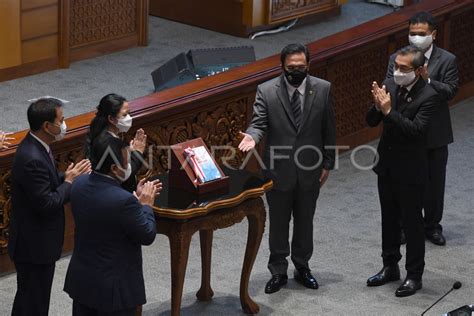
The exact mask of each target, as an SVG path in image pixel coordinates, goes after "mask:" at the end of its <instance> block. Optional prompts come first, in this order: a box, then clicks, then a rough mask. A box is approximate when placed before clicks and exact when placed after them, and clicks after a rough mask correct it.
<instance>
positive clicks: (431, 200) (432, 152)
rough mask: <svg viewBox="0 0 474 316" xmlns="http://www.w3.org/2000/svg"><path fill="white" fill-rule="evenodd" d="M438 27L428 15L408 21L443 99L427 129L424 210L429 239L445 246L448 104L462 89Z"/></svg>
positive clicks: (429, 79) (390, 70)
mask: <svg viewBox="0 0 474 316" xmlns="http://www.w3.org/2000/svg"><path fill="white" fill-rule="evenodd" d="M436 33H437V26H436V21H435V19H434V18H433V16H432V15H431V14H430V13H428V12H420V13H417V14H415V15H414V16H413V17H412V18H411V19H410V21H409V41H410V43H411V44H412V45H414V46H417V47H418V48H420V49H421V50H422V51H423V54H424V56H425V65H424V67H423V69H422V72H421V77H423V79H424V80H425V81H426V82H427V83H428V84H429V85H430V86H431V87H432V88H433V89H435V90H436V91H437V92H438V94H439V96H440V98H439V99H438V101H439V103H438V104H437V106H436V111H435V113H434V114H433V116H432V119H431V124H430V126H429V128H428V134H427V135H428V144H427V145H428V171H429V172H428V174H429V177H428V182H427V184H426V192H425V199H424V201H423V208H424V211H425V217H424V223H425V234H426V237H427V238H428V239H429V240H430V241H431V242H432V243H433V244H435V245H440V246H442V245H445V244H446V239H445V237H444V236H443V233H442V231H443V227H442V226H441V224H440V222H441V219H442V217H443V209H444V191H445V183H446V165H447V163H448V144H450V143H452V142H453V130H452V127H451V117H450V115H449V106H448V101H449V100H451V99H452V98H454V96H455V95H456V92H457V91H458V87H459V77H458V69H457V66H456V56H454V55H453V54H451V53H450V52H448V51H446V50H444V49H442V48H439V47H438V46H436V45H435V44H434V43H433V41H434V40H435V39H436V35H437V34H436ZM394 61H395V54H394V55H392V56H391V57H390V63H389V65H388V70H387V76H386V77H387V79H388V78H392V77H393V65H394Z"/></svg>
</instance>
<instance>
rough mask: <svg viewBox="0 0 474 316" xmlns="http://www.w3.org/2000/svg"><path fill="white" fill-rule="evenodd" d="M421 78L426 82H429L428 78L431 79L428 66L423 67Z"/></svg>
mask: <svg viewBox="0 0 474 316" xmlns="http://www.w3.org/2000/svg"><path fill="white" fill-rule="evenodd" d="M421 77H422V78H423V79H425V81H428V78H429V77H430V74H429V72H428V64H425V65H424V66H423V69H422V70H421Z"/></svg>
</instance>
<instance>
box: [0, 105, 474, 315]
mask: <svg viewBox="0 0 474 316" xmlns="http://www.w3.org/2000/svg"><path fill="white" fill-rule="evenodd" d="M451 113H452V120H453V126H454V132H455V143H454V144H452V145H450V147H449V150H450V157H449V163H448V173H447V185H446V201H445V216H444V219H443V224H444V231H445V235H446V237H447V246H445V247H439V246H435V245H433V244H431V243H429V242H427V243H426V259H425V260H426V270H425V274H424V279H423V282H424V283H423V284H424V288H423V289H422V290H420V291H419V292H418V293H417V294H416V295H414V296H411V297H408V298H396V297H395V295H394V292H395V289H396V288H397V287H398V285H399V283H398V282H394V283H391V284H388V285H385V286H382V287H378V288H368V287H366V285H365V282H366V279H367V278H368V277H369V276H370V275H372V274H374V273H376V272H377V271H378V270H379V269H380V267H381V265H382V260H381V257H380V253H381V227H380V225H381V224H380V207H379V202H378V195H377V188H376V177H375V175H374V173H373V172H372V171H362V170H359V169H357V168H355V167H354V166H353V164H352V163H351V159H350V157H351V153H345V154H343V155H341V157H340V165H339V169H338V170H335V171H333V172H332V173H331V175H330V178H329V180H328V182H327V184H326V186H325V187H324V188H323V190H322V192H321V195H320V198H319V201H318V206H317V209H316V216H315V221H314V223H315V225H314V254H313V257H312V258H311V261H310V266H311V268H312V269H313V272H314V274H315V276H316V277H317V278H318V279H319V282H320V288H319V289H318V290H316V291H314V290H309V289H306V288H303V287H302V286H300V285H299V284H297V283H296V282H295V281H294V280H293V279H292V278H290V280H289V282H288V285H287V286H286V287H285V288H283V289H282V290H281V291H280V292H277V293H275V294H272V295H267V294H264V291H263V288H264V286H265V283H266V282H267V280H268V279H269V277H270V274H269V272H268V271H267V268H266V264H267V260H268V255H269V250H268V222H267V226H266V231H265V235H264V237H263V241H262V245H261V247H260V251H259V253H258V256H257V259H256V262H255V265H254V269H253V272H252V276H251V279H250V294H251V296H252V297H253V298H254V300H255V301H256V302H257V303H258V304H260V307H261V315H420V314H421V312H422V311H423V310H424V309H425V308H427V307H428V306H429V305H431V303H432V302H434V301H435V300H436V299H437V298H438V297H440V296H441V295H442V294H443V293H444V292H445V291H447V290H448V289H449V288H450V287H451V286H452V284H453V282H454V281H455V280H459V281H461V282H462V283H463V286H462V288H461V289H459V290H457V291H456V292H454V293H451V295H450V296H448V297H447V298H446V299H445V300H444V301H442V302H441V303H440V304H439V305H437V306H436V307H435V308H433V310H432V311H430V312H429V313H428V314H427V315H441V314H442V313H443V312H447V311H450V310H453V309H455V308H457V307H459V306H461V305H465V304H474V278H473V275H474V273H473V271H474V230H473V229H472V226H473V225H472V218H473V205H474V189H473V183H474V172H473V170H472V156H473V155H474V138H473V137H472V133H473V131H474V98H471V99H469V100H466V101H465V102H462V103H460V104H458V105H456V106H455V108H453V109H452V112H451ZM370 145H373V146H375V145H376V144H375V143H372V144H370ZM372 158H373V153H372V152H371V151H370V150H362V151H359V152H358V153H357V154H356V155H355V161H356V162H357V163H358V164H359V165H364V166H367V165H369V164H370V162H371V161H372ZM214 236H215V237H214V244H213V256H212V281H211V283H212V286H213V289H214V292H215V295H214V299H213V300H212V301H211V302H206V303H203V302H198V301H197V300H196V297H195V293H196V291H197V290H198V289H199V285H200V275H201V274H200V271H201V265H200V259H199V258H200V252H199V237H198V235H197V234H196V235H195V236H194V237H193V241H192V244H191V249H190V255H189V258H190V259H189V262H188V268H187V273H186V280H185V288H184V294H183V302H182V315H239V314H242V312H241V309H240V303H239V296H238V293H239V280H240V279H239V278H240V267H241V265H242V260H243V256H244V249H245V243H246V238H247V237H246V236H247V223H246V222H245V221H244V222H242V223H240V224H237V225H235V226H233V227H231V228H228V229H225V230H218V231H216V232H215V234H214ZM402 248H404V247H402ZM402 254H404V249H402ZM143 262H144V274H145V283H146V291H147V300H148V303H147V304H146V305H145V306H144V307H143V308H144V313H143V314H144V315H146V316H152V315H168V314H169V313H170V303H171V301H170V297H171V294H170V270H171V269H170V255H169V243H168V240H167V238H166V237H164V236H161V235H158V236H157V238H156V240H155V242H154V243H153V244H152V245H151V246H149V247H143ZM68 263H69V257H66V258H63V259H61V260H60V261H59V262H58V263H57V268H56V275H55V278H54V284H53V293H52V298H51V313H50V314H51V315H70V313H71V306H72V302H71V299H70V298H69V297H68V296H67V294H66V293H64V292H63V291H62V288H63V284H64V277H65V273H66V269H67V266H68ZM401 263H402V264H401V267H402V268H403V265H404V258H403V259H402V262H401ZM291 269H292V266H291V264H290V271H289V272H290V276H291V275H292V270H291ZM402 271H404V270H403V269H402ZM402 274H404V273H402ZM403 276H404V275H402V277H403ZM15 289H16V277H15V275H14V274H13V275H9V276H5V277H3V278H0V315H7V314H8V313H9V312H10V310H11V306H12V302H13V298H14V294H15Z"/></svg>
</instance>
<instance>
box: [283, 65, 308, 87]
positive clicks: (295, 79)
mask: <svg viewBox="0 0 474 316" xmlns="http://www.w3.org/2000/svg"><path fill="white" fill-rule="evenodd" d="M307 75H308V70H304V71H301V70H298V69H295V70H292V71H288V70H285V77H286V80H288V82H289V83H290V84H292V85H293V86H299V85H300V84H301V83H302V82H303V80H304V78H306V76H307Z"/></svg>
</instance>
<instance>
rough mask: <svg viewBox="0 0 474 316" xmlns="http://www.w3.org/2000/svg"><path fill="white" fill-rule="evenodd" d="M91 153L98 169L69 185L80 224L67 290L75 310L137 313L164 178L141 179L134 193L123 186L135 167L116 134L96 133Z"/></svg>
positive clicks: (85, 315) (80, 313)
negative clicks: (144, 258)
mask: <svg viewBox="0 0 474 316" xmlns="http://www.w3.org/2000/svg"><path fill="white" fill-rule="evenodd" d="M92 159H94V160H95V161H97V162H98V164H97V165H96V166H95V170H94V171H93V172H92V173H91V174H90V175H84V176H81V177H79V178H78V179H77V181H76V182H75V183H74V185H73V186H72V189H71V207H72V213H73V216H74V222H75V224H76V230H75V235H74V240H75V244H74V252H73V254H72V258H71V261H70V263H69V267H68V271H67V275H66V281H65V284H64V291H66V292H67V293H68V294H69V296H70V297H71V298H72V299H73V315H74V316H94V315H108V316H111V315H114V316H119V315H120V316H127V315H135V310H136V308H137V306H139V305H143V304H144V303H145V302H146V296H145V283H144V280H143V268H142V250H141V245H150V244H151V243H152V242H153V240H154V239H155V236H156V222H155V216H154V213H153V210H152V206H153V204H154V201H155V197H156V195H157V194H158V192H159V191H160V190H161V183H159V182H158V181H155V182H146V183H144V182H143V181H141V182H140V183H139V185H138V187H137V192H134V194H132V193H130V192H128V191H126V190H125V189H123V188H122V187H121V183H122V182H124V181H126V180H127V178H128V177H129V176H130V171H131V167H130V153H129V151H128V146H127V144H126V143H124V142H123V141H122V140H120V139H118V138H115V137H100V138H97V139H96V140H95V141H94V144H93V145H92Z"/></svg>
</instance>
